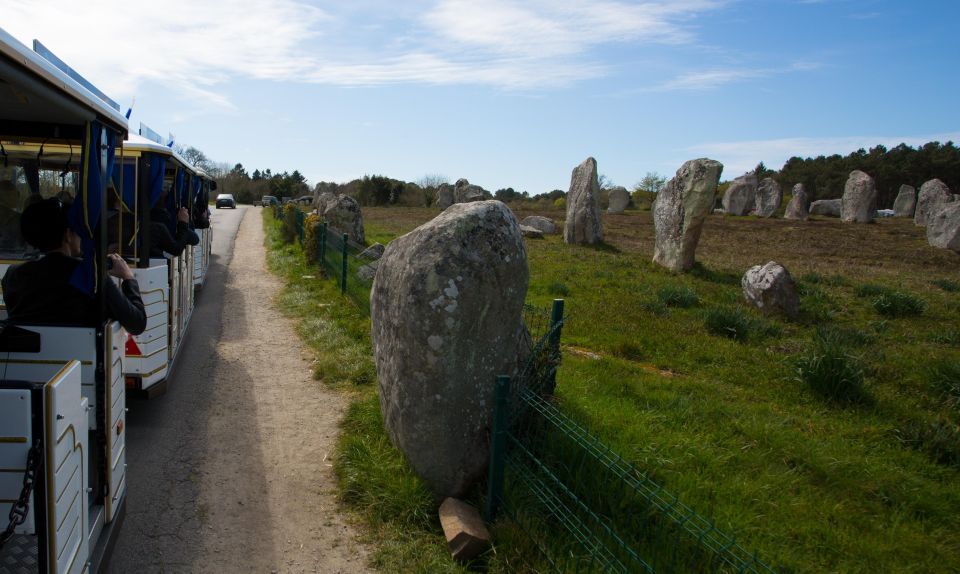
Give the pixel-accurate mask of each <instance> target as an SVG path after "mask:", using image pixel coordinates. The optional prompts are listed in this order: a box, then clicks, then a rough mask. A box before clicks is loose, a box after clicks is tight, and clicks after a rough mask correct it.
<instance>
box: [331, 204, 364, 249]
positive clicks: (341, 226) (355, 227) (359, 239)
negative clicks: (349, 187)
mask: <svg viewBox="0 0 960 574" xmlns="http://www.w3.org/2000/svg"><path fill="white" fill-rule="evenodd" d="M323 218H324V220H326V222H327V223H328V224H329V226H330V227H331V228H333V229H335V230H337V231H339V232H340V233H346V234H347V236H348V237H350V239H351V240H353V241H354V242H356V243H359V244H360V245H363V244H364V243H366V238H365V237H364V234H363V215H362V214H361V213H360V204H359V203H357V200H355V199H353V198H352V197H350V196H349V195H343V194H340V195H338V196H337V198H336V201H332V202H330V203H327V204H326V209H325V210H324V211H323Z"/></svg>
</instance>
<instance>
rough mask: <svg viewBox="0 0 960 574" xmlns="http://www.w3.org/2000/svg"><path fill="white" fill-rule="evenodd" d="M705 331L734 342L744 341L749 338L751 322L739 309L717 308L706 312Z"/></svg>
mask: <svg viewBox="0 0 960 574" xmlns="http://www.w3.org/2000/svg"><path fill="white" fill-rule="evenodd" d="M705 324H706V326H707V331H709V332H710V333H712V334H714V335H719V336H721V337H728V338H730V339H733V340H735V341H746V340H747V339H748V338H749V337H750V331H751V327H752V326H753V322H752V321H751V320H750V317H749V316H748V315H747V314H746V313H745V312H744V311H743V309H741V308H739V307H734V308H730V307H718V308H716V309H711V310H710V311H709V312H707V317H706V320H705Z"/></svg>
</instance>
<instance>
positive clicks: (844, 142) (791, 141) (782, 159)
mask: <svg viewBox="0 0 960 574" xmlns="http://www.w3.org/2000/svg"><path fill="white" fill-rule="evenodd" d="M932 141H939V142H941V143H946V142H948V141H953V142H960V132H946V133H939V134H926V135H911V136H845V137H825V138H780V139H769V140H748V141H733V142H712V143H703V144H698V145H695V146H692V147H689V148H687V149H686V150H684V151H685V152H687V153H689V154H693V155H696V156H697V157H703V156H706V157H710V158H712V159H716V160H718V161H720V162H721V163H723V177H724V179H732V178H734V177H736V176H738V175H741V174H743V173H746V172H747V171H750V170H752V169H753V168H754V167H756V166H757V164H758V163H760V162H761V161H762V162H763V163H764V165H766V166H767V167H769V168H771V169H780V168H781V167H783V164H784V163H786V161H787V160H788V159H790V158H791V157H794V156H797V157H804V158H806V157H816V156H819V155H825V156H830V155H833V154H840V155H847V154H849V153H850V152H853V151H856V150H858V149H860V148H863V149H870V148H872V147H874V146H876V145H877V144H881V145H883V146H886V147H887V148H888V149H889V148H892V147H895V146H898V145H900V144H901V143H905V144H907V145H909V146H912V147H916V146H919V145H923V144H925V143H927V142H932Z"/></svg>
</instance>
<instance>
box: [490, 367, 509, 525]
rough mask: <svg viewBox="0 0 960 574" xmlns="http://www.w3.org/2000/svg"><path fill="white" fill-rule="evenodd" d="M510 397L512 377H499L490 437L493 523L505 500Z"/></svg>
mask: <svg viewBox="0 0 960 574" xmlns="http://www.w3.org/2000/svg"><path fill="white" fill-rule="evenodd" d="M509 396H510V377H508V376H506V375H500V376H498V377H497V386H496V387H494V391H493V429H492V433H491V436H490V463H489V466H488V468H487V470H488V476H487V508H486V513H485V516H484V518H485V520H486V521H487V522H493V521H494V520H495V519H496V518H497V512H498V511H499V510H500V500H501V499H502V498H503V471H504V465H505V459H506V448H507V407H508V400H509Z"/></svg>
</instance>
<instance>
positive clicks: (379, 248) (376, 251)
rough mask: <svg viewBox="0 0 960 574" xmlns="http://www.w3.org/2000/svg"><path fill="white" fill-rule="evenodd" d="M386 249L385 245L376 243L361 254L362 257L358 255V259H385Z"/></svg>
mask: <svg viewBox="0 0 960 574" xmlns="http://www.w3.org/2000/svg"><path fill="white" fill-rule="evenodd" d="M385 249H386V247H384V245H383V243H374V244H373V245H371V246H370V247H367V248H366V249H364V250H363V251H361V252H360V255H357V258H358V259H372V260H374V261H376V260H377V259H380V258H381V257H383V251H384V250H385Z"/></svg>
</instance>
